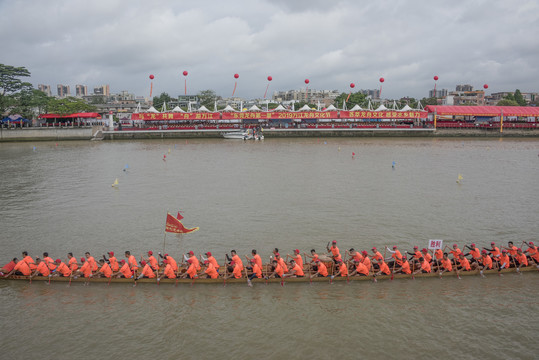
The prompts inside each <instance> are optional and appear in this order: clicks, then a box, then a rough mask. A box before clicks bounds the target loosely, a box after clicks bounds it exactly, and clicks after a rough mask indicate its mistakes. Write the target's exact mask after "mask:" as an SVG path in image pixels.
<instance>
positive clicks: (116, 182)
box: [112, 178, 118, 187]
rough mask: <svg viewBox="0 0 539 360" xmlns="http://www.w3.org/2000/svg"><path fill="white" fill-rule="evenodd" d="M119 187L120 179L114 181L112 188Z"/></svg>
mask: <svg viewBox="0 0 539 360" xmlns="http://www.w3.org/2000/svg"><path fill="white" fill-rule="evenodd" d="M117 186H118V178H116V180H114V182H113V183H112V187H117Z"/></svg>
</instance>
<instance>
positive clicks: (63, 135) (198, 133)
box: [0, 126, 539, 142]
mask: <svg viewBox="0 0 539 360" xmlns="http://www.w3.org/2000/svg"><path fill="white" fill-rule="evenodd" d="M100 128H101V127H96V126H94V127H80V128H79V127H73V128H71V127H67V128H22V129H5V128H2V129H0V142H10V141H62V140H92V139H96V140H132V139H184V138H185V139H190V138H221V137H222V134H223V133H225V132H228V131H231V130H224V129H200V130H122V131H101V130H100ZM264 137H265V138H300V137H483V138H484V137H491V138H500V137H539V129H511V128H507V129H504V131H503V133H500V131H499V130H498V129H488V128H480V129H470V128H450V129H440V128H439V129H436V130H435V129H431V128H409V129H408V128H406V129H404V128H338V129H337V128H330V129H264Z"/></svg>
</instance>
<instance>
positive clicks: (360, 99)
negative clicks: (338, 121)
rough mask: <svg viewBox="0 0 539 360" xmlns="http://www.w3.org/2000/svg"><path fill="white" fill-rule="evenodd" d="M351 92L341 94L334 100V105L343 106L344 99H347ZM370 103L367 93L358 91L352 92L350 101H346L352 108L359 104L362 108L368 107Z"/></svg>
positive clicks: (347, 106)
mask: <svg viewBox="0 0 539 360" xmlns="http://www.w3.org/2000/svg"><path fill="white" fill-rule="evenodd" d="M349 94H350V93H344V92H343V93H341V94H340V95H339V96H337V97H336V98H335V100H334V101H333V105H334V106H335V107H336V108H340V107H342V104H343V101H345V100H346V99H347V98H348V95H349ZM368 104H369V99H367V95H365V94H363V93H361V92H359V91H357V92H355V93H352V94H351V95H350V98H349V99H348V101H346V108H348V109H351V108H352V107H354V105H359V106H361V107H362V108H365V107H367V105H368Z"/></svg>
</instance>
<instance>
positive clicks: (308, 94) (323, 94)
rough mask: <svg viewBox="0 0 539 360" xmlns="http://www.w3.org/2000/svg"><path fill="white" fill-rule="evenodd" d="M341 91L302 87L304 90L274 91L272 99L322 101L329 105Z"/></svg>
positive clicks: (282, 100) (281, 100)
mask: <svg viewBox="0 0 539 360" xmlns="http://www.w3.org/2000/svg"><path fill="white" fill-rule="evenodd" d="M340 94H341V93H340V92H339V91H338V90H314V89H304V90H288V91H275V92H274V93H273V96H272V100H274V101H278V102H290V101H292V102H293V101H296V102H310V103H316V102H320V103H324V105H329V104H332V103H333V102H334V100H335V99H336V98H337V96H339V95H340Z"/></svg>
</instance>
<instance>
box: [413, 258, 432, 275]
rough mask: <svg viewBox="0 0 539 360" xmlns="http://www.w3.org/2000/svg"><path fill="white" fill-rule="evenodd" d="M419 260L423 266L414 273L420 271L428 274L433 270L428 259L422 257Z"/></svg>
mask: <svg viewBox="0 0 539 360" xmlns="http://www.w3.org/2000/svg"><path fill="white" fill-rule="evenodd" d="M419 262H420V264H421V268H420V269H419V270H417V271H414V274H418V273H420V272H421V273H426V274H428V273H430V272H431V267H430V264H429V263H428V262H427V260H425V258H420V259H419Z"/></svg>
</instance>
